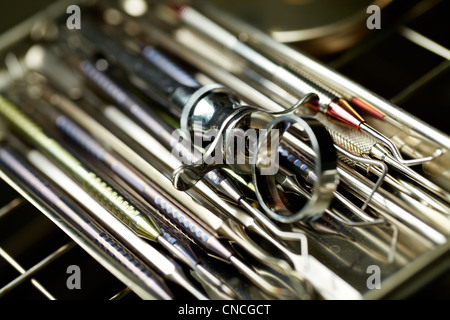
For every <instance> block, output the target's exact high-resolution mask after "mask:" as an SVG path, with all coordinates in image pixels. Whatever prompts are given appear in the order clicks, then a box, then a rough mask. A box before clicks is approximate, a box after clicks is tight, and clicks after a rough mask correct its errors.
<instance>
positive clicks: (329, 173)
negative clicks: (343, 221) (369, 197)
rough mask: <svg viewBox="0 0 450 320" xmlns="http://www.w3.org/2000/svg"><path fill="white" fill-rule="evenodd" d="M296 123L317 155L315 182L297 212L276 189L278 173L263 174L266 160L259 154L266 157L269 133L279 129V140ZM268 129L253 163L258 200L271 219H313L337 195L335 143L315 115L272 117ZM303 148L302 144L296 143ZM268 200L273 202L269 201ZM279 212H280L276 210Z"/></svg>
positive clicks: (327, 206) (253, 177)
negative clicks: (287, 205)
mask: <svg viewBox="0 0 450 320" xmlns="http://www.w3.org/2000/svg"><path fill="white" fill-rule="evenodd" d="M294 124H298V125H300V126H301V127H302V129H303V131H304V134H305V135H306V137H307V139H306V140H309V142H310V146H308V147H310V148H311V149H312V151H313V154H314V162H315V163H314V174H315V177H316V178H315V182H314V183H313V186H312V188H311V195H310V197H309V199H307V202H306V204H305V205H304V206H303V208H302V209H300V210H299V211H297V212H296V213H292V211H291V210H290V209H288V208H287V207H286V206H285V205H284V203H283V200H282V199H281V197H280V195H279V192H278V189H277V188H276V175H275V173H276V172H275V173H273V172H272V174H263V172H262V169H263V168H261V166H260V164H261V163H264V162H265V161H262V160H261V159H260V157H264V152H263V151H264V150H263V148H262V146H263V145H267V142H266V141H265V140H267V138H268V136H270V135H271V132H272V130H274V129H276V128H277V129H278V130H279V134H280V137H279V141H281V140H282V138H283V135H284V134H286V132H287V130H288V129H289V128H290V127H292V126H293V125H294ZM265 129H266V132H265V135H264V136H263V137H261V138H260V140H259V143H258V146H257V148H256V150H255V153H254V159H253V165H252V180H253V183H254V186H255V193H256V196H257V199H258V201H259V203H260V205H261V207H262V209H263V210H264V212H265V213H266V214H267V215H268V216H270V217H271V218H272V219H274V220H276V221H278V222H282V223H293V222H297V221H299V220H305V219H310V218H313V217H316V216H320V215H321V214H322V213H323V212H325V210H326V209H328V208H329V206H330V204H331V201H332V199H333V197H334V192H335V191H336V189H337V186H338V184H339V177H338V172H337V156H336V152H335V148H334V144H333V140H332V138H331V136H330V134H329V133H328V131H327V130H326V128H325V127H324V126H323V125H322V124H321V123H320V122H319V121H317V120H316V119H314V118H312V117H299V116H296V115H293V114H287V115H283V116H280V117H277V118H275V119H273V120H272V121H271V122H270V123H269V124H267V126H266V128H265ZM300 143H301V144H303V142H300ZM295 148H296V149H298V148H299V149H301V148H302V147H301V145H297V146H295ZM267 199H270V202H272V203H267ZM275 210H276V211H278V212H275Z"/></svg>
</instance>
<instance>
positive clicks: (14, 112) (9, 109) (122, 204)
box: [0, 96, 160, 240]
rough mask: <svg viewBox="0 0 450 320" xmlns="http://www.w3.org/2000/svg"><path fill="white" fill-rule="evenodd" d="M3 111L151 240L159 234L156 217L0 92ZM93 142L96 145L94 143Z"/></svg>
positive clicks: (100, 198) (124, 219) (100, 199)
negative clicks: (137, 206) (148, 216)
mask: <svg viewBox="0 0 450 320" xmlns="http://www.w3.org/2000/svg"><path fill="white" fill-rule="evenodd" d="M0 114H2V115H3V116H4V117H5V118H6V119H8V120H9V121H10V122H11V123H13V124H14V125H15V126H16V127H17V128H18V129H20V130H21V131H22V132H23V133H24V134H25V135H26V136H27V137H28V138H29V139H30V140H32V141H33V142H34V143H35V144H37V145H39V146H40V147H41V148H43V149H44V150H46V151H47V152H48V153H50V154H51V155H52V156H53V157H54V158H55V159H56V160H58V161H59V162H60V163H61V164H62V165H63V166H64V167H65V168H66V169H67V170H68V171H70V172H71V173H72V174H74V175H75V177H76V179H77V180H78V181H80V182H81V183H82V184H83V185H84V186H85V187H86V188H87V189H89V191H90V192H91V193H93V194H94V195H95V196H96V198H97V199H98V200H99V201H101V202H103V204H104V205H105V206H107V207H109V208H110V209H111V211H113V212H114V213H115V214H116V215H117V217H118V218H119V219H120V220H122V221H123V222H124V223H125V224H127V225H128V226H129V227H131V228H132V229H133V230H135V231H136V232H137V233H141V234H142V232H144V233H145V235H146V236H147V237H150V238H151V239H152V240H154V239H156V238H157V237H158V236H159V235H160V231H159V229H158V228H157V227H156V225H155V224H154V222H153V221H151V220H149V219H145V218H146V216H144V215H143V214H142V213H141V212H139V211H138V210H136V209H135V208H134V207H133V206H131V205H130V204H129V203H128V202H127V201H125V200H124V198H123V197H122V196H120V195H119V194H118V193H117V192H116V191H114V190H113V189H112V188H111V187H110V186H108V185H107V184H106V183H105V182H103V181H102V179H100V178H99V177H97V175H96V174H95V173H93V172H90V171H89V170H87V169H86V168H85V167H84V166H83V165H82V164H81V163H80V162H79V161H78V160H77V159H76V158H75V157H74V156H72V155H71V154H70V153H69V152H68V151H67V150H66V149H64V148H63V147H62V146H61V145H60V144H59V143H57V142H56V141H55V140H53V139H51V138H49V137H48V136H47V135H46V134H45V133H44V132H43V131H42V129H41V128H40V127H39V126H38V125H37V124H36V123H34V121H32V120H31V119H30V118H28V117H27V116H26V115H25V114H24V113H23V112H22V111H20V110H19V109H17V108H16V107H15V106H14V105H13V104H11V103H10V102H9V101H7V100H6V99H5V98H3V97H2V96H0ZM91 146H92V147H93V145H91ZM144 219H145V220H146V222H147V223H146V225H148V224H150V227H147V226H144V228H145V230H142V226H143V223H142V220H144Z"/></svg>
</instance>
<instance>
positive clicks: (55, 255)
mask: <svg viewBox="0 0 450 320" xmlns="http://www.w3.org/2000/svg"><path fill="white" fill-rule="evenodd" d="M74 246H75V242H73V241H71V242H69V243H67V244H65V245H64V246H62V247H60V248H59V249H58V250H56V251H54V252H53V253H51V254H50V255H48V256H47V257H46V258H44V259H43V260H41V261H39V262H38V263H36V264H35V265H34V266H33V267H31V268H30V269H28V270H27V271H25V272H24V273H22V274H21V275H20V276H18V277H17V278H15V279H14V280H13V281H11V282H9V283H8V284H7V285H5V286H3V287H2V288H1V289H0V298H1V297H3V296H4V295H6V294H7V293H8V292H10V291H11V290H13V289H14V288H16V287H17V286H18V285H19V284H21V283H22V282H24V281H25V280H27V279H29V278H30V277H31V276H32V275H34V274H35V273H36V272H38V271H40V270H41V269H43V268H44V267H46V266H47V265H49V264H50V263H51V262H53V261H55V260H56V259H58V258H59V257H61V256H62V255H64V254H65V253H66V252H68V251H69V250H70V249H72V248H73V247H74Z"/></svg>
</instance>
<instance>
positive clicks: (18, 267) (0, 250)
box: [0, 247, 56, 300]
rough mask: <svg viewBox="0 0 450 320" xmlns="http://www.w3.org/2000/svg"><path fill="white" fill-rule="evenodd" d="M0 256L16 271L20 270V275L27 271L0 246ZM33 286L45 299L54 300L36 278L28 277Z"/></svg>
mask: <svg viewBox="0 0 450 320" xmlns="http://www.w3.org/2000/svg"><path fill="white" fill-rule="evenodd" d="M0 256H2V257H3V259H5V260H6V261H7V262H8V263H9V264H10V265H11V266H13V267H14V269H16V270H17V271H19V272H20V274H21V275H24V274H25V273H26V272H27V271H26V270H25V269H24V268H23V267H22V266H21V265H20V264H19V263H18V262H17V261H16V260H14V258H13V257H11V256H10V255H9V254H8V253H7V252H6V251H5V250H4V249H3V248H2V247H0ZM30 281H31V283H32V284H33V286H34V287H35V288H36V289H37V290H39V291H40V292H41V293H42V294H43V295H44V296H45V297H46V298H47V299H49V300H56V298H55V297H54V296H53V295H52V294H51V293H50V292H49V291H48V290H47V289H45V287H44V286H43V285H42V284H41V283H40V282H39V281H37V280H36V279H34V278H31V279H30Z"/></svg>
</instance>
